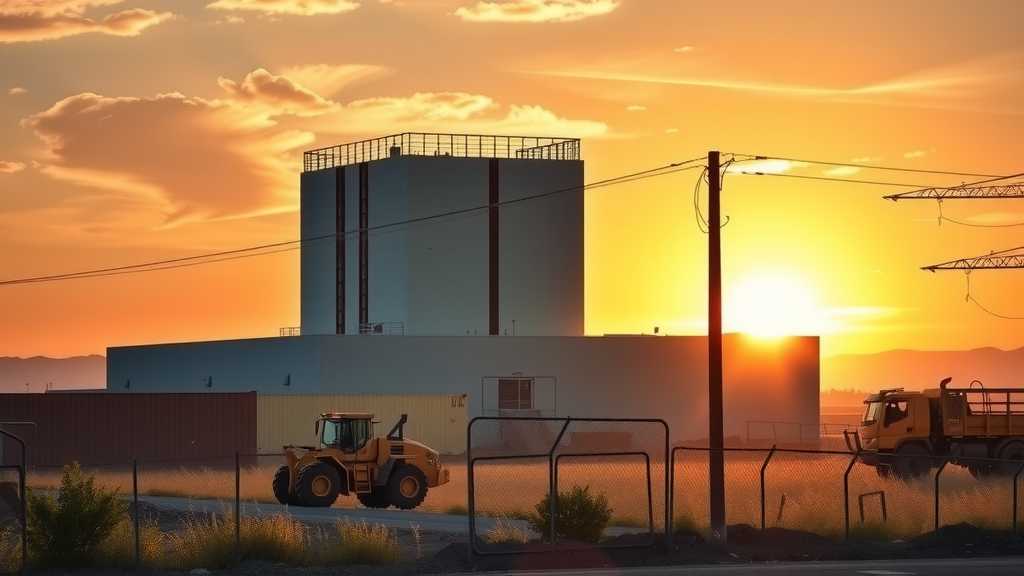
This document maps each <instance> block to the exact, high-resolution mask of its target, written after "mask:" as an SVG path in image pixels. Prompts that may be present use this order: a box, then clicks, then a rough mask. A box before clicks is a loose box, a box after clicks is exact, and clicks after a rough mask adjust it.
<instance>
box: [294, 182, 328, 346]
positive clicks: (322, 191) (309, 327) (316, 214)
mask: <svg viewBox="0 0 1024 576" xmlns="http://www.w3.org/2000/svg"><path fill="white" fill-rule="evenodd" d="M335 173H336V171H335V170H334V169H333V168H331V169H327V170H318V171H316V172H305V173H303V174H302V177H301V186H300V188H301V190H300V195H299V202H300V204H301V207H302V208H301V216H300V225H299V226H300V237H301V238H310V237H314V236H319V235H323V234H334V233H336V232H337V229H336V228H337V226H336V223H335V218H336V213H335ZM335 257H336V244H335V240H334V239H333V238H329V239H326V240H319V241H316V242H310V243H306V244H303V246H302V256H301V257H300V260H301V272H300V277H301V286H300V294H301V303H300V317H301V319H302V331H303V333H305V334H334V332H335V328H336V318H335V309H336V306H337V300H336V296H335V290H336V285H335V275H334V270H335Z"/></svg>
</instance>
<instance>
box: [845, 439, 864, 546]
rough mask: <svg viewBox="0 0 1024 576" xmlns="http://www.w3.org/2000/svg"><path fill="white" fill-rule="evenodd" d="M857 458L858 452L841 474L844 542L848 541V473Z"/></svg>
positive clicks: (858, 456)
mask: <svg viewBox="0 0 1024 576" xmlns="http://www.w3.org/2000/svg"><path fill="white" fill-rule="evenodd" d="M858 458H860V450H857V451H856V452H854V454H853V458H850V463H849V464H847V466H846V472H843V524H844V526H845V529H846V540H849V539H850V472H851V471H853V465H854V464H856V463H857V459H858Z"/></svg>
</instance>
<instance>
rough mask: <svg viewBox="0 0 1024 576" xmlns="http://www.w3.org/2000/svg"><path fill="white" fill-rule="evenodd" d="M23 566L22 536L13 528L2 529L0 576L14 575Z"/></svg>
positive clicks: (0, 534)
mask: <svg viewBox="0 0 1024 576" xmlns="http://www.w3.org/2000/svg"><path fill="white" fill-rule="evenodd" d="M20 566H21V536H20V532H18V531H15V530H14V529H13V528H6V527H5V528H0V574H12V573H14V572H17V570H18V568H19V567H20Z"/></svg>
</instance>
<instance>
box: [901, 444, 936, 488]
mask: <svg viewBox="0 0 1024 576" xmlns="http://www.w3.org/2000/svg"><path fill="white" fill-rule="evenodd" d="M931 469H932V459H931V454H930V453H929V452H928V449H927V448H925V447H924V446H922V445H920V444H905V445H903V446H901V447H900V449H899V450H897V451H896V454H895V455H894V456H893V459H892V471H893V473H895V475H896V477H898V478H900V479H901V480H904V481H906V480H914V479H916V478H920V477H921V476H924V475H925V474H927V473H928V472H930V471H931Z"/></svg>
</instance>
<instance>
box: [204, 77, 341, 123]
mask: <svg viewBox="0 0 1024 576" xmlns="http://www.w3.org/2000/svg"><path fill="white" fill-rule="evenodd" d="M217 84H219V85H220V87H221V88H223V89H224V90H225V91H226V92H227V93H228V94H230V95H231V96H233V97H234V99H235V100H238V101H242V102H251V103H255V104H261V105H266V106H269V107H271V108H272V109H274V110H275V111H276V112H277V113H283V114H299V115H302V114H310V115H314V114H319V113H322V112H323V111H325V110H327V109H329V108H331V106H332V105H333V103H332V102H330V101H328V100H326V99H325V98H323V97H322V96H320V95H319V94H317V93H316V92H313V91H312V90H309V89H308V88H306V87H304V86H302V85H301V84H299V83H297V82H295V81H293V80H292V79H290V78H288V77H286V76H275V75H273V74H271V73H270V72H267V71H266V70H265V69H263V68H257V69H256V70H253V71H252V72H250V73H248V74H246V76H245V78H243V79H242V81H241V82H235V81H234V80H230V79H228V78H224V77H221V78H218V79H217Z"/></svg>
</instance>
